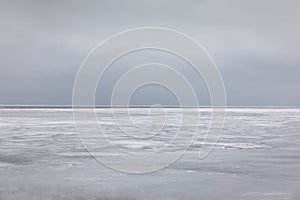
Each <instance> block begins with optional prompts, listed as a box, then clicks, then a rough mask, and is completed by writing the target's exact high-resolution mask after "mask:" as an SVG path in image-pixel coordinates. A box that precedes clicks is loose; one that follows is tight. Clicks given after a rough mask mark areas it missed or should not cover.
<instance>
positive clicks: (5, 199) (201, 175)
mask: <svg viewBox="0 0 300 200" xmlns="http://www.w3.org/2000/svg"><path fill="white" fill-rule="evenodd" d="M183 109H188V113H189V114H190V115H195V113H197V109H196V108H183ZM198 109H199V112H200V116H199V131H198V133H197V137H196V138H195V140H194V141H193V143H192V144H191V146H190V148H188V150H187V152H186V153H185V154H184V156H183V157H181V158H180V159H179V160H177V161H176V162H175V163H173V164H171V165H170V166H168V167H166V168H164V169H162V170H159V171H156V172H153V173H147V174H140V175H132V174H126V173H121V172H118V171H115V170H112V169H110V168H107V167H105V166H104V165H103V164H101V163H100V162H98V161H97V160H95V159H94V158H93V157H92V156H91V155H90V154H89V152H88V151H87V149H85V147H84V145H83V144H82V142H81V140H80V137H79V135H78V134H77V131H76V128H75V122H74V120H73V115H72V109H56V108H39V109H32V108H28V109H25V108H22V109H19V108H15V109H0V200H10V199H13V200H15V199H24V200H27V199H28V200H29V199H30V200H31V199H46V200H48V199H70V200H71V199H72V200H73V199H74V200H76V199H99V200H100V199H101V200H102V199H112V200H116V199H149V200H150V199H168V200H171V199H186V200H187V199H208V200H210V199H230V200H232V199H242V200H243V199H244V200H248V199H249V200H250V199H251V200H252V199H272V200H273V199H274V200H289V199H293V200H297V199H300V109H298V108H229V109H227V112H226V120H225V124H224V129H223V132H222V135H221V137H220V139H219V141H218V143H217V144H216V145H215V148H214V150H213V151H212V152H211V153H210V154H209V156H208V157H207V158H205V159H202V160H200V159H198V157H197V156H198V152H199V150H200V149H201V146H202V143H203V139H204V138H205V134H206V132H207V130H208V127H209V122H210V113H211V112H210V111H211V110H210V109H208V108H198ZM114 111H115V112H117V113H118V116H121V118H122V116H124V119H125V117H127V116H128V114H129V115H130V119H131V121H130V123H129V122H128V127H126V130H129V132H130V133H129V134H131V133H132V134H134V135H138V134H139V133H138V132H135V131H136V128H135V126H140V127H147V126H148V125H149V123H150V124H151V118H150V117H149V113H150V111H151V110H150V109H148V108H130V109H125V108H118V109H115V110H114ZM165 111H166V112H165V113H163V112H156V113H155V112H154V113H152V114H154V115H156V117H158V118H161V119H162V120H165V125H164V127H163V128H162V129H161V130H160V132H159V133H158V134H156V135H154V136H153V137H149V138H147V139H145V140H141V139H137V138H132V137H130V135H126V134H124V132H122V131H121V130H120V129H119V127H118V124H117V123H116V121H115V120H114V118H113V115H112V109H109V108H99V109H96V110H95V112H96V116H97V118H98V124H99V126H101V127H102V129H103V130H104V132H105V134H106V136H107V138H108V139H109V140H110V141H111V143H112V144H113V145H115V146H117V147H118V148H122V149H125V150H126V151H129V152H148V153H149V152H150V153H151V152H152V151H155V150H157V149H159V148H161V147H163V146H164V145H166V144H168V143H169V142H170V141H171V140H172V138H173V137H174V136H175V135H176V131H178V128H179V125H180V112H179V111H180V109H178V108H166V109H165ZM82 112H83V115H82V116H83V117H82V120H83V121H84V122H85V123H86V127H87V129H88V128H89V124H90V123H92V122H91V120H90V118H89V116H90V115H89V114H88V113H89V112H90V111H89V110H84V109H82ZM85 112H86V113H87V115H86V117H85V115H84V113H85ZM164 114H166V115H164ZM196 125H197V124H193V123H187V124H184V125H183V128H182V130H181V131H182V134H189V133H190V132H191V130H193V129H194V126H196ZM91 131H92V130H91ZM149 132H150V131H149ZM95 134H97V133H95ZM147 134H148V132H147V131H145V132H144V133H143V135H147ZM149 136H151V134H149ZM176 150H177V149H176V148H174V149H172V151H174V152H176Z"/></svg>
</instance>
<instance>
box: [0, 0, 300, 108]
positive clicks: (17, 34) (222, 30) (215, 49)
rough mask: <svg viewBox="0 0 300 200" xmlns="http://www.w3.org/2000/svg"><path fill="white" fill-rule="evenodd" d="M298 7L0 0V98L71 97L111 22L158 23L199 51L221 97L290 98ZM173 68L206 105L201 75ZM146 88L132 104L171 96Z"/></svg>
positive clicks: (269, 1)
mask: <svg viewBox="0 0 300 200" xmlns="http://www.w3.org/2000/svg"><path fill="white" fill-rule="evenodd" d="M299 6H300V2H299V1H297V0H295V1H290V0H287V1H274V0H265V1H261V0H251V1H250V0H245V1H240V0H226V1H225V0H224V1H214V0H197V1H196V0H195V1H159V2H158V1H43V0H41V1H29V0H28V1H26V0H24V1H13V0H12V1H9V0H6V1H0V30H1V31H0V34H1V37H0V104H54V105H62V104H71V101H72V87H73V82H74V79H75V75H76V72H77V70H78V69H79V66H80V64H81V62H82V61H83V59H84V58H85V57H86V56H87V54H88V52H89V51H90V50H91V49H92V48H93V47H94V46H95V45H97V44H98V43H99V42H101V41H103V40H104V39H106V38H107V37H109V36H111V35H112V34H116V33H118V32H120V31H124V30H127V29H131V28H137V27H144V26H159V27H167V28H172V29H175V30H178V31H181V32H184V33H186V34H188V35H190V36H191V37H193V38H194V39H196V40H197V41H198V42H199V43H201V44H202V45H203V46H204V47H205V48H206V49H207V50H208V52H209V54H210V55H211V57H212V58H213V59H214V61H215V62H216V64H217V65H218V67H219V69H220V71H221V74H222V76H223V79H224V82H225V87H226V91H227V100H228V105H232V106H239V105H244V106H249V105H253V106H254V105H258V106H259V105H269V106H273V105H286V106H300V56H299V55H298V54H299V52H300V46H299V43H300V26H299V19H300V13H299ZM147 55H148V56H149V57H151V56H154V55H156V53H155V52H150V53H148V54H147ZM162 57H163V56H162ZM141 58H144V59H145V60H147V59H148V58H147V56H146V54H144V55H143V56H142V55H141V56H140V57H139V59H141ZM164 59H169V58H166V57H164ZM169 60H170V61H171V63H172V62H175V60H174V59H171V58H170V59H169ZM124 62H129V63H130V60H128V59H127V61H126V60H125V61H124ZM178 62H180V61H178ZM178 62H177V63H178ZM120 65H122V64H121V63H119V65H117V64H116V66H114V68H113V69H114V70H115V71H113V72H112V74H116V73H120V71H122V70H119V69H118V68H120ZM182 69H183V71H186V75H187V77H188V79H189V80H191V82H192V84H193V86H195V88H196V89H197V91H199V92H198V97H200V99H202V101H200V102H202V103H203V105H206V104H208V102H209V100H208V95H207V91H206V90H205V88H203V83H198V82H197V80H196V79H194V78H193V77H192V76H193V73H192V72H191V71H189V69H188V66H184V64H182ZM111 76H112V75H111ZM193 80H195V81H193ZM112 84H113V82H110V78H109V76H108V77H107V83H104V85H106V88H105V87H104V88H102V89H101V87H99V90H98V91H97V102H99V103H101V104H105V103H107V102H108V101H109V96H110V95H109V91H108V90H109V88H110V87H111V85H112ZM201 84H202V85H201ZM155 87H156V86H153V87H151V86H149V87H148V88H143V89H144V90H143V89H141V90H140V91H138V92H137V93H136V94H135V95H134V97H133V103H134V104H148V103H149V104H150V103H155V102H156V101H157V103H165V104H168V103H170V102H171V103H170V104H173V103H174V101H175V100H174V97H172V96H170V93H169V92H167V91H165V90H163V89H161V88H160V89H159V88H155ZM98 94H101V95H98Z"/></svg>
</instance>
